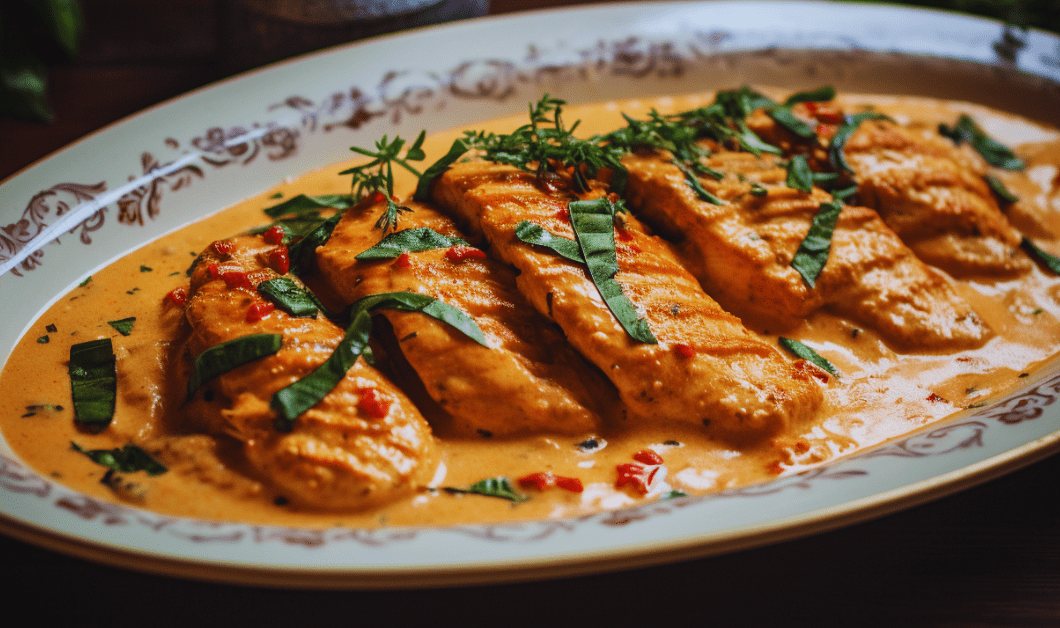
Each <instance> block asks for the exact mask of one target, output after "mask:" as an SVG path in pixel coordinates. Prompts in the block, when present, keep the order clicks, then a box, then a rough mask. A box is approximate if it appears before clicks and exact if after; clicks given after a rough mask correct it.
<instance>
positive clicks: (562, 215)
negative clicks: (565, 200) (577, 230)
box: [556, 207, 570, 222]
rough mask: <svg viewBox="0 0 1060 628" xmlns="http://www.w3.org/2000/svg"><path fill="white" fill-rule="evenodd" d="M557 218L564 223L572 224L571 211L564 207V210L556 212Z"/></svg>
mask: <svg viewBox="0 0 1060 628" xmlns="http://www.w3.org/2000/svg"><path fill="white" fill-rule="evenodd" d="M556 218H559V219H560V220H562V221H564V222H570V210H569V209H567V208H566V207H564V208H563V209H561V210H559V211H558V212H556Z"/></svg>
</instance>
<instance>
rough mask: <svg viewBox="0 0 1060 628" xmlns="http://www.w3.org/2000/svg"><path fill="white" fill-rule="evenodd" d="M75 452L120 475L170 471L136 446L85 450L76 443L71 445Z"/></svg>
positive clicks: (157, 473) (154, 473)
mask: <svg viewBox="0 0 1060 628" xmlns="http://www.w3.org/2000/svg"><path fill="white" fill-rule="evenodd" d="M70 445H71V446H73V448H74V451H77V452H80V453H82V454H84V455H86V456H88V457H89V458H90V459H92V462H95V463H96V464H98V465H102V466H104V467H107V468H108V469H110V470H112V471H117V472H118V473H135V472H137V471H143V472H145V473H147V475H162V474H163V473H165V472H166V471H168V469H166V467H165V466H163V465H162V463H160V462H159V461H157V460H155V459H154V458H152V457H151V454H149V453H147V452H146V451H144V450H143V449H140V448H139V447H137V446H136V445H126V446H124V447H122V448H120V449H118V448H114V449H84V448H83V447H81V446H80V445H78V444H77V443H75V442H71V443H70Z"/></svg>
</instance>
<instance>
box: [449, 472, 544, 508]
mask: <svg viewBox="0 0 1060 628" xmlns="http://www.w3.org/2000/svg"><path fill="white" fill-rule="evenodd" d="M443 490H444V491H446V492H447V493H465V494H471V495H484V496H486V497H499V498H501V499H507V500H508V501H512V502H524V501H526V500H528V499H530V498H529V497H527V496H526V495H522V494H520V493H517V492H516V491H515V488H514V487H513V486H512V482H511V480H509V479H508V478H505V477H496V478H486V479H485V480H479V481H478V482H475V483H474V484H472V485H471V486H468V487H466V488H458V487H449V486H447V487H445V488H444V489H443Z"/></svg>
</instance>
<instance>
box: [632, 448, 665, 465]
mask: <svg viewBox="0 0 1060 628" xmlns="http://www.w3.org/2000/svg"><path fill="white" fill-rule="evenodd" d="M633 459H634V460H636V461H637V462H642V463H644V464H662V463H663V459H662V456H660V455H659V454H657V453H655V452H654V451H652V450H650V449H641V450H640V451H638V452H637V453H635V454H633Z"/></svg>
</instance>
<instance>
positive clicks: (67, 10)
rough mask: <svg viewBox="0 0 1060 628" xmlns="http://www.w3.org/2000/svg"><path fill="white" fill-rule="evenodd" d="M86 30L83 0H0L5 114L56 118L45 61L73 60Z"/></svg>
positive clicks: (0, 91)
mask: <svg viewBox="0 0 1060 628" xmlns="http://www.w3.org/2000/svg"><path fill="white" fill-rule="evenodd" d="M83 30H84V23H83V19H82V15H81V6H80V5H79V4H78V0H0V115H3V114H8V115H14V116H17V117H20V118H28V119H31V120H40V121H42V122H47V121H49V120H51V119H52V117H53V114H52V110H51V107H49V106H48V98H47V86H48V77H47V72H46V69H45V68H46V64H47V63H50V62H53V61H58V60H66V61H69V60H72V59H73V58H74V55H75V54H77V48H78V46H79V45H80V43H81V33H82V31H83Z"/></svg>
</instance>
